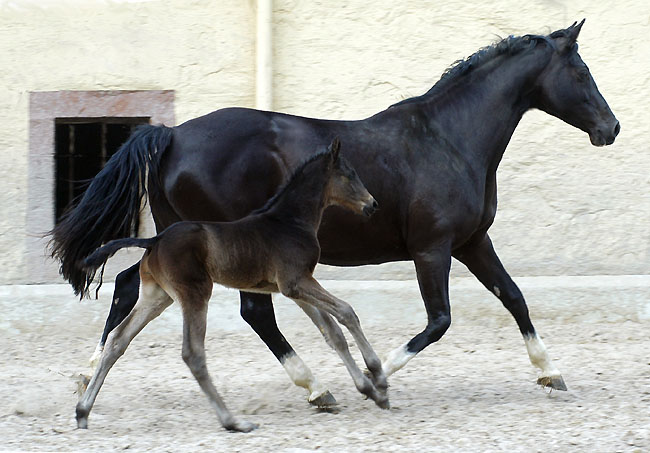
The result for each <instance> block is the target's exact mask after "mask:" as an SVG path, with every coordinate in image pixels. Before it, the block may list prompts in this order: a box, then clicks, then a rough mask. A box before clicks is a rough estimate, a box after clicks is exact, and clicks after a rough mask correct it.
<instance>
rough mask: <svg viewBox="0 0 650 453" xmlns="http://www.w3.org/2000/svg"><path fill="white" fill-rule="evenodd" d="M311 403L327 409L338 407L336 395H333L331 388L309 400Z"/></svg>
mask: <svg viewBox="0 0 650 453" xmlns="http://www.w3.org/2000/svg"><path fill="white" fill-rule="evenodd" d="M309 404H311V405H312V406H316V407H317V408H319V409H323V410H326V411H330V410H333V409H336V407H337V405H338V403H337V402H336V398H334V395H332V394H331V393H330V391H329V390H327V391H325V393H323V394H322V395H319V396H317V397H316V398H314V399H313V400H309Z"/></svg>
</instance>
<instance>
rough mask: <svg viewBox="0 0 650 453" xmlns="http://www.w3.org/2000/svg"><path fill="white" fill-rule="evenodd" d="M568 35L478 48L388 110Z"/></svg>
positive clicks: (511, 38)
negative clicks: (427, 87)
mask: <svg viewBox="0 0 650 453" xmlns="http://www.w3.org/2000/svg"><path fill="white" fill-rule="evenodd" d="M567 34H568V31H567V30H558V31H555V32H553V33H552V34H550V35H549V36H542V35H524V36H508V37H507V38H504V39H502V40H500V41H498V42H496V43H493V44H490V45H488V46H485V47H482V48H480V49H479V50H478V51H476V52H475V53H474V54H472V55H471V56H469V57H467V58H465V59H464V60H457V61H456V62H454V63H453V64H452V65H451V66H450V67H449V68H447V69H446V70H445V72H443V73H442V75H441V76H440V80H438V82H436V84H435V85H434V86H433V87H431V89H430V90H429V91H427V92H426V93H424V94H422V95H420V96H415V97H412V98H408V99H404V100H403V101H400V102H397V103H396V104H393V105H391V106H390V107H389V108H392V107H396V106H398V105H403V104H410V103H414V102H418V101H422V100H425V99H429V98H431V97H432V96H436V95H438V94H440V93H444V92H445V91H447V89H448V88H449V87H450V86H451V85H453V84H454V83H456V82H457V81H458V79H460V78H461V77H462V76H464V75H465V74H467V73H469V72H470V71H471V70H473V69H477V68H480V67H481V66H483V65H485V64H486V63H487V62H489V61H491V60H493V59H495V58H497V57H499V56H501V55H504V54H508V55H516V54H518V53H521V52H524V51H527V50H531V49H533V48H534V47H535V46H536V45H537V44H538V43H539V42H545V43H548V44H549V45H551V46H553V47H555V44H554V43H553V41H552V38H559V37H562V36H566V35H567Z"/></svg>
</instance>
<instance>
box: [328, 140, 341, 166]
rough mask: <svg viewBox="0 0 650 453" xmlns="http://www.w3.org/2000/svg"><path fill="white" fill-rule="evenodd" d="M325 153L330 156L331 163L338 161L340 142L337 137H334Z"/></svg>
mask: <svg viewBox="0 0 650 453" xmlns="http://www.w3.org/2000/svg"><path fill="white" fill-rule="evenodd" d="M327 151H329V152H330V153H331V154H332V162H336V161H337V160H339V152H340V151H341V140H339V138H338V137H334V140H332V143H330V146H328V148H327Z"/></svg>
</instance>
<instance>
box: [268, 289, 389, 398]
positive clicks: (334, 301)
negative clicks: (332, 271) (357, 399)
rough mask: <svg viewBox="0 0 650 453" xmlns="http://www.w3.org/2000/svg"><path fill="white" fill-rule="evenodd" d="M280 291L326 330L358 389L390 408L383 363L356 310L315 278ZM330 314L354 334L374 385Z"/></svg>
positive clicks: (330, 341) (325, 333)
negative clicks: (362, 327) (363, 328)
mask: <svg viewBox="0 0 650 453" xmlns="http://www.w3.org/2000/svg"><path fill="white" fill-rule="evenodd" d="M280 290H281V291H282V292H283V294H284V295H285V296H287V297H289V298H291V299H293V300H294V301H296V303H298V305H300V306H301V307H302V308H303V310H305V312H306V313H307V315H308V316H309V317H310V318H311V319H312V321H314V323H315V324H316V325H317V326H318V327H319V328H324V329H325V332H324V335H325V338H326V340H328V343H329V344H330V346H332V347H333V348H334V349H335V350H336V351H337V353H338V354H339V356H340V357H341V358H342V359H343V363H344V364H345V366H346V368H347V369H348V371H349V372H350V375H351V376H352V379H353V381H354V383H355V386H356V387H357V389H358V390H359V391H360V392H361V393H362V394H364V395H366V396H368V397H369V398H371V399H372V400H373V401H374V402H375V403H376V404H377V405H378V406H379V407H381V408H382V409H388V408H389V407H390V404H389V402H388V395H387V394H386V391H387V389H388V382H387V381H386V376H385V375H384V372H383V370H382V367H381V361H380V360H379V357H378V356H377V354H376V353H375V350H374V349H373V348H372V346H371V345H370V343H369V342H368V340H367V339H366V336H365V335H364V333H363V331H362V330H361V324H360V323H359V318H358V317H357V314H356V313H355V312H354V309H353V308H352V307H351V306H350V305H349V304H348V303H346V302H344V301H342V300H340V299H338V298H336V297H335V296H333V295H332V294H330V293H329V292H327V291H326V290H325V289H324V288H323V287H322V286H320V284H319V283H318V282H317V281H316V280H315V279H314V278H313V277H307V278H303V279H302V280H300V281H299V282H298V283H297V284H295V285H290V287H289V288H286V287H284V288H283V287H282V285H281V287H280ZM309 306H311V307H309ZM329 314H331V315H332V316H334V317H335V318H336V319H337V321H338V322H339V323H341V324H343V325H344V326H345V327H346V328H347V329H348V331H349V332H350V333H351V334H352V337H353V338H354V339H355V341H356V342H357V346H358V347H359V350H360V351H361V355H362V357H363V359H364V362H365V363H366V366H367V367H368V370H369V371H370V373H372V376H373V382H371V381H370V380H369V379H368V377H366V376H365V375H364V374H363V372H362V371H361V370H360V369H359V367H358V366H357V364H356V362H355V361H354V359H353V358H352V356H351V354H350V351H349V349H348V345H347V342H346V341H345V337H344V335H343V332H342V331H341V329H340V328H339V327H338V326H336V324H335V323H334V321H333V320H332V319H331V317H330V316H329Z"/></svg>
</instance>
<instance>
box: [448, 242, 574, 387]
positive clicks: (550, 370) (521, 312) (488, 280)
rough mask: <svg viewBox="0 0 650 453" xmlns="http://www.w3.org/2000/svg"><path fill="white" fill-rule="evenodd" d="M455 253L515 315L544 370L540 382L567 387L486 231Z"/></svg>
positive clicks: (537, 363) (530, 350) (536, 362)
mask: <svg viewBox="0 0 650 453" xmlns="http://www.w3.org/2000/svg"><path fill="white" fill-rule="evenodd" d="M454 257H455V258H457V259H458V260H459V261H461V262H462V263H463V264H465V265H466V266H467V268H468V269H469V270H470V272H472V274H474V275H475V276H476V278H478V279H479V281H480V282H481V283H482V284H483V286H485V287H486V288H487V289H488V290H489V291H491V292H492V293H494V295H496V296H497V297H498V298H499V299H500V300H501V302H502V303H503V305H504V306H505V307H506V308H507V309H508V311H509V312H510V313H511V314H512V316H513V317H514V318H515V321H516V322H517V325H518V326H519V330H520V331H521V334H522V335H523V337H524V342H525V343H526V349H527V350H528V356H529V358H530V361H531V363H532V364H533V365H535V366H536V367H537V368H539V369H540V370H542V373H541V375H540V377H539V379H537V383H538V384H539V385H541V386H544V387H551V388H554V389H556V390H566V389H567V388H566V385H565V384H564V379H562V375H561V374H560V371H559V370H558V369H557V368H556V367H555V365H553V363H552V362H551V359H550V357H549V355H548V352H547V351H546V347H545V346H544V343H543V342H542V340H541V338H540V337H539V335H537V332H536V331H535V327H533V323H532V322H531V321H530V317H529V315H528V307H527V306H526V301H525V300H524V296H523V295H522V294H521V291H520V290H519V288H518V287H517V285H516V284H515V282H513V281H512V278H510V275H508V273H507V272H506V270H505V269H504V267H503V265H502V264H501V261H500V260H499V257H498V256H497V254H496V252H495V251H494V247H493V246H492V241H491V240H490V238H489V236H488V235H487V234H485V235H484V236H482V237H481V238H479V239H478V240H476V241H473V242H472V243H470V244H468V245H466V246H464V247H463V248H462V249H459V250H457V251H456V252H454Z"/></svg>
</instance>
